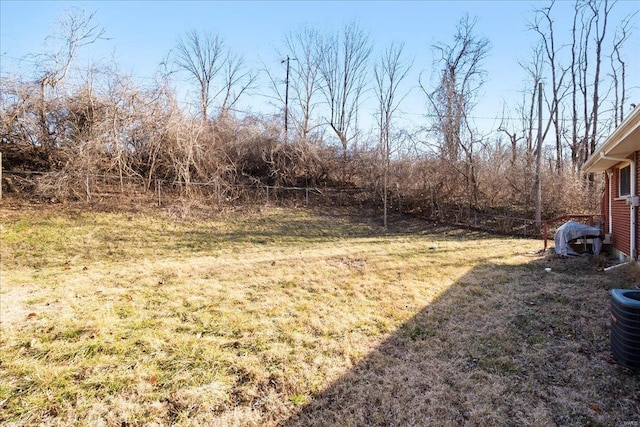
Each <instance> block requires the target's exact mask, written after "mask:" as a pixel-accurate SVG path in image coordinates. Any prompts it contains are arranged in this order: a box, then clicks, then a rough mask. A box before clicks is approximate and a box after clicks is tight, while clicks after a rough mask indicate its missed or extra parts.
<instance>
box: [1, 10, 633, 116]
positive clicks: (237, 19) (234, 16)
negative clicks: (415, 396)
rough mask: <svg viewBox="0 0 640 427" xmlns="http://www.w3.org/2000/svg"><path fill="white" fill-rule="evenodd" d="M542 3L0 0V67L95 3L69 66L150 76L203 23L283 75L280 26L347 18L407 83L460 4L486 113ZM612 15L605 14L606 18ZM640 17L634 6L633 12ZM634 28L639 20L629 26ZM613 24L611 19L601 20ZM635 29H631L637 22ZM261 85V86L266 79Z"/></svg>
mask: <svg viewBox="0 0 640 427" xmlns="http://www.w3.org/2000/svg"><path fill="white" fill-rule="evenodd" d="M547 4H548V3H547V2H529V1H449V2H445V1H412V2H391V1H354V2H338V1H299V2H293V1H291V2H288V1H281V2H271V1H264V2H254V1H228V2H208V1H195V2H188V1H181V2H174V1H129V2H125V1H93V2H82V1H55V2H46V1H38V2H29V1H13V0H2V1H0V53H1V55H2V56H1V57H0V61H1V63H0V65H2V69H3V72H4V71H7V70H13V69H18V68H20V67H21V66H25V65H29V63H28V62H27V61H25V59H24V58H25V55H27V54H29V53H38V52H43V51H45V50H46V45H45V42H44V41H45V38H46V37H47V35H50V34H53V33H55V31H56V20H57V18H58V17H59V16H61V14H62V13H63V12H64V11H65V10H66V9H69V8H70V7H79V8H85V9H86V10H88V11H94V10H95V11H97V14H96V18H97V21H98V22H99V23H100V25H102V26H103V27H104V28H105V30H106V34H105V36H106V37H109V38H110V39H109V40H103V41H99V42H97V43H96V44H94V45H92V46H91V48H90V49H85V51H84V52H83V53H82V56H81V57H80V61H79V64H78V65H82V62H84V63H89V62H90V61H91V60H92V59H93V60H98V59H103V60H109V61H110V60H111V58H115V61H116V62H117V63H118V64H119V65H120V69H121V70H122V71H125V72H131V73H132V74H133V75H134V76H136V77H137V78H139V79H140V80H139V81H141V82H144V81H145V79H150V78H151V77H152V76H153V75H154V73H155V71H156V70H157V68H158V64H159V63H160V62H161V60H162V59H163V57H164V56H165V55H166V54H167V53H168V52H169V51H170V49H171V48H172V47H174V46H175V43H176V39H177V38H178V37H179V36H180V35H182V34H184V33H185V32H186V31H188V30H191V29H206V30H208V31H212V32H217V33H219V34H220V35H222V36H223V37H224V39H225V42H226V44H227V46H228V47H229V48H231V50H233V51H234V52H236V53H238V54H241V55H243V56H244V58H245V61H246V63H247V64H248V65H249V66H252V67H255V68H263V67H264V66H266V67H268V68H269V69H270V70H271V72H272V73H274V74H275V75H278V74H283V75H284V69H283V66H282V65H281V64H280V60H281V59H282V58H281V57H280V56H279V55H278V53H277V51H278V50H280V51H282V41H283V38H284V35H285V33H287V32H288V31H290V30H294V29H296V28H299V27H300V26H301V25H303V24H312V25H313V26H315V27H317V28H319V29H321V30H325V29H326V30H335V29H338V28H340V27H342V26H344V25H345V24H347V23H350V22H352V21H355V22H357V23H359V25H360V26H361V28H363V29H364V30H365V31H366V32H368V33H369V35H370V37H371V39H372V41H373V42H374V46H375V51H374V52H379V51H381V50H382V49H384V47H385V46H386V45H387V44H388V43H390V42H392V41H402V42H404V43H405V45H406V46H405V49H406V53H407V56H408V57H409V58H411V59H413V61H414V66H413V71H412V74H411V76H410V79H409V80H407V82H406V85H407V89H408V88H409V86H414V85H416V84H417V75H418V74H419V73H420V72H421V71H424V72H425V73H426V75H429V74H430V73H431V70H432V68H433V67H432V50H431V45H433V44H435V43H437V42H444V43H448V42H449V41H450V40H451V39H452V36H453V33H454V31H455V26H456V23H457V22H458V21H459V19H460V18H461V17H462V15H463V14H464V13H465V12H467V13H469V15H470V16H472V17H473V16H476V17H477V18H478V23H477V25H476V34H477V35H478V36H484V37H487V38H488V39H489V40H490V42H491V45H492V48H491V53H490V55H489V57H488V59H487V61H486V63H485V69H486V70H487V71H488V81H487V83H486V84H485V86H484V87H483V89H482V91H483V97H482V100H481V102H480V103H479V105H478V109H477V110H476V112H475V115H476V116H478V117H494V116H496V115H499V114H500V111H501V110H502V103H503V101H506V102H508V103H509V104H510V105H511V106H512V107H513V106H514V105H515V103H516V102H517V101H518V100H519V99H520V96H521V95H520V91H521V89H522V87H523V84H522V82H523V79H524V78H525V76H524V73H523V72H522V70H521V69H520V67H519V66H518V64H517V62H516V61H517V60H523V61H526V60H527V58H528V56H529V53H530V47H531V45H532V44H533V43H534V40H535V36H534V34H533V33H532V32H531V31H528V30H527V22H528V21H529V20H530V19H532V16H533V15H532V13H531V11H532V9H533V8H535V7H541V6H544V5H547ZM556 6H557V7H558V8H564V9H566V11H567V13H566V14H564V15H563V18H566V21H567V22H566V23H563V22H561V21H562V18H559V22H558V23H557V25H559V26H561V25H565V28H567V30H568V29H569V28H570V20H571V10H572V4H571V2H559V4H558V5H556ZM638 9H640V0H623V1H620V2H619V3H618V5H617V7H616V13H615V17H620V16H623V15H626V14H628V13H629V12H632V11H634V10H638ZM615 17H614V18H615ZM637 18H638V19H640V15H638V17H637ZM638 27H640V25H638ZM611 30H612V31H613V28H612V29H611ZM636 32H637V33H638V32H640V28H638V29H637V31H636ZM637 33H636V34H635V35H634V36H633V38H632V39H631V40H629V42H628V45H627V51H626V52H627V60H628V66H629V68H628V76H629V77H630V80H629V82H628V84H629V86H635V87H636V89H634V90H633V92H632V94H633V95H634V97H635V98H636V99H637V98H639V97H640V89H638V87H640V35H639V34H637ZM261 86H262V92H266V91H268V84H267V83H266V80H265V81H264V83H263V84H262V85H261ZM424 104H425V103H424V96H423V95H421V94H420V93H419V91H413V92H412V95H411V96H409V97H408V98H407V100H406V103H405V105H404V106H403V110H404V111H405V112H406V113H407V117H411V116H414V117H417V116H418V115H419V114H420V113H421V112H422V111H423V109H424ZM244 105H245V107H246V108H247V109H252V110H255V109H257V110H261V111H264V110H267V111H268V110H269V108H270V107H269V105H268V104H267V102H266V98H265V97H261V96H260V95H259V94H257V95H254V96H253V97H252V98H249V99H247V98H245V101H244Z"/></svg>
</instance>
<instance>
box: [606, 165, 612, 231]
mask: <svg viewBox="0 0 640 427" xmlns="http://www.w3.org/2000/svg"><path fill="white" fill-rule="evenodd" d="M612 177H613V170H611V169H609V170H607V178H608V179H607V181H608V184H609V211H608V215H607V216H608V217H609V235H611V236H613V215H612V214H611V207H612V203H611V196H612V194H613V193H612V191H613V190H612V187H613V186H612V185H611V178H612Z"/></svg>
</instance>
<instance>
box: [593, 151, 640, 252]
mask: <svg viewBox="0 0 640 427" xmlns="http://www.w3.org/2000/svg"><path fill="white" fill-rule="evenodd" d="M639 157H640V156H639ZM620 166H624V165H623V164H618V165H616V166H615V167H614V168H613V174H612V175H611V199H612V200H611V219H612V223H613V230H609V229H608V228H609V216H608V215H609V201H608V198H609V191H608V187H606V188H607V190H606V191H605V194H604V195H603V197H602V213H603V214H604V215H605V230H607V231H606V232H607V233H611V244H612V245H613V247H615V248H616V249H618V250H619V251H621V252H624V253H625V254H626V255H631V243H630V237H631V231H630V229H631V225H630V214H631V209H630V206H629V205H628V204H627V201H626V198H620V197H619V188H618V187H619V185H620V176H619V175H620V169H619V167H620ZM605 179H608V178H605ZM636 188H637V189H638V190H640V161H639V162H636ZM639 209H640V208H638V209H636V216H637V214H638V212H637V211H638V210H639ZM636 225H637V224H636ZM638 248H640V233H636V249H638Z"/></svg>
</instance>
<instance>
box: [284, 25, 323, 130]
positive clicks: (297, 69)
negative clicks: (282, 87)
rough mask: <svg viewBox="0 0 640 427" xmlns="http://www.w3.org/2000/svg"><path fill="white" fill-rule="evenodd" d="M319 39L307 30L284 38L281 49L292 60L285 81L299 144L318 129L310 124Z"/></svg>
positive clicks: (314, 102)
mask: <svg viewBox="0 0 640 427" xmlns="http://www.w3.org/2000/svg"><path fill="white" fill-rule="evenodd" d="M319 37H320V35H319V34H318V31H317V30H316V29H314V28H312V27H309V26H306V27H303V28H301V29H300V30H298V31H296V32H291V33H289V34H287V36H286V37H285V47H286V49H287V51H288V52H289V54H290V56H291V58H295V61H294V62H292V65H293V66H292V73H291V78H290V80H289V84H290V87H291V91H292V93H293V97H292V101H293V105H295V106H296V108H294V109H293V112H294V113H293V114H292V117H293V120H294V122H295V124H296V130H297V136H298V138H299V139H301V140H303V141H307V140H308V139H309V134H310V132H311V131H313V129H314V128H315V127H317V126H318V125H319V124H315V125H314V124H313V123H312V120H313V115H314V112H315V108H316V106H317V99H316V98H317V94H318V92H319V90H320V81H319V77H320V76H319V72H320V69H319V67H320V58H319V57H318V50H317V46H318V43H319Z"/></svg>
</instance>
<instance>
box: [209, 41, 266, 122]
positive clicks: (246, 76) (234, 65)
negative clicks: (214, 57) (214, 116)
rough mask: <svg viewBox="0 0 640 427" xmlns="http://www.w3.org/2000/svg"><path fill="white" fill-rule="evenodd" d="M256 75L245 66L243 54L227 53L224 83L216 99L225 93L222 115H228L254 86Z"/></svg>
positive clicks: (221, 105)
mask: <svg viewBox="0 0 640 427" xmlns="http://www.w3.org/2000/svg"><path fill="white" fill-rule="evenodd" d="M255 81H256V75H255V74H254V73H253V72H252V71H251V70H247V69H246V67H245V63H244V59H243V58H242V57H241V56H238V55H235V54H232V53H231V52H228V53H227V57H226V60H225V67H224V84H223V85H222V88H221V89H220V91H219V92H218V93H217V94H216V95H215V96H214V99H215V98H217V97H218V95H221V94H223V93H224V97H223V99H222V102H221V104H220V115H222V116H224V115H226V114H227V113H228V112H229V110H231V109H233V108H234V107H235V105H236V104H237V103H238V100H239V99H240V97H241V96H242V95H243V94H244V93H246V92H247V91H248V90H250V89H251V88H252V87H253V84H254V83H255Z"/></svg>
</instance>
